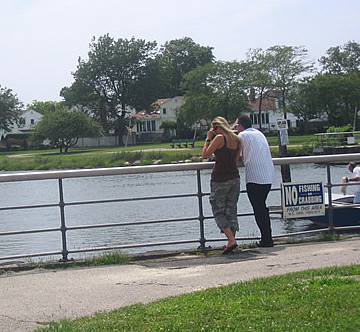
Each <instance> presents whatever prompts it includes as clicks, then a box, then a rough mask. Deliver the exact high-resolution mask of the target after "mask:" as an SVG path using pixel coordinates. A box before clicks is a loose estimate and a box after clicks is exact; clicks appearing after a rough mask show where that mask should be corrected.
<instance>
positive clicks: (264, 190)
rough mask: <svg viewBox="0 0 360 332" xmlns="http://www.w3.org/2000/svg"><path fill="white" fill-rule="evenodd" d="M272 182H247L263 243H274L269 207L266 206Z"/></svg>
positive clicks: (248, 193)
mask: <svg viewBox="0 0 360 332" xmlns="http://www.w3.org/2000/svg"><path fill="white" fill-rule="evenodd" d="M270 189H271V184H258V183H247V184H246V190H247V195H248V197H249V200H250V203H251V205H252V207H253V210H254V214H255V220H256V223H257V225H258V227H259V229H260V233H261V242H260V243H261V244H263V245H272V243H273V240H272V235H271V225H270V216H269V209H268V208H267V207H266V198H267V196H268V194H269V192H270Z"/></svg>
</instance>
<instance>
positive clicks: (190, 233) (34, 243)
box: [0, 164, 351, 258]
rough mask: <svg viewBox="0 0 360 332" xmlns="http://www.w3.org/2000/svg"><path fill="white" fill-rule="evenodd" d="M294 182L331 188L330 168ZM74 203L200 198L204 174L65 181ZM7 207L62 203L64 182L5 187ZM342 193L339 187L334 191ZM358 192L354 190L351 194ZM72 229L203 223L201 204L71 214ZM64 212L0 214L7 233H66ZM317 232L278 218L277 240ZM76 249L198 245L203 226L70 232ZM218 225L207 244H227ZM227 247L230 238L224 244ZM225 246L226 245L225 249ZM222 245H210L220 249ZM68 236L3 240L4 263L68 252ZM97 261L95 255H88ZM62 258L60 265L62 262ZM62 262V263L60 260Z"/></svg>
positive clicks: (243, 208)
mask: <svg viewBox="0 0 360 332" xmlns="http://www.w3.org/2000/svg"><path fill="white" fill-rule="evenodd" d="M210 173H211V170H205V171H202V172H201V174H202V176H201V181H202V184H201V185H202V191H203V192H209V191H210V185H209V184H210ZM276 174H277V179H276V183H275V184H274V186H273V188H279V187H280V183H281V173H280V167H276ZM331 174H332V179H331V181H332V182H333V183H339V182H340V179H341V177H342V176H346V175H349V173H348V170H347V168H346V167H345V166H340V165H339V166H333V167H331ZM291 175H292V182H303V181H323V182H324V183H326V182H327V177H326V168H325V166H320V165H314V164H307V165H292V166H291ZM240 179H241V189H242V190H244V189H245V182H244V179H245V176H244V169H243V168H241V169H240ZM63 187H64V200H65V202H66V203H69V202H78V201H84V200H85V201H92V200H104V199H119V198H129V197H132V198H137V197H142V196H157V195H168V194H188V193H195V192H197V184H196V172H195V171H186V172H170V173H153V174H137V175H125V176H105V177H93V178H78V179H65V180H64V181H63ZM0 188H1V189H0V190H1V193H2V195H1V205H2V206H15V205H32V204H51V203H58V202H59V194H58V182H57V180H45V181H26V182H13V183H0ZM333 191H334V192H339V187H336V188H334V190H333ZM349 191H351V189H349ZM267 202H268V205H273V206H279V205H280V191H274V192H271V193H270V195H269V198H268V201H267ZM203 208H204V215H205V216H210V215H211V214H212V213H211V207H210V204H209V202H208V196H205V197H204V199H203ZM238 211H239V213H244V212H252V209H251V206H250V203H249V201H248V198H247V195H246V193H242V194H241V195H240V199H239V203H238ZM65 212H66V224H67V226H78V225H93V224H106V223H119V222H120V223H123V222H130V221H147V220H159V219H168V218H182V217H195V216H197V215H198V202H197V198H194V197H191V198H181V199H174V198H173V199H158V200H145V201H130V202H119V203H111V204H110V203H104V204H96V205H80V206H66V208H65ZM59 224H60V212H59V208H58V207H50V208H38V209H26V210H12V211H0V232H6V231H17V230H28V229H40V228H54V227H59ZM239 224H240V233H238V236H241V237H256V236H259V231H258V228H257V226H256V224H255V221H254V217H253V216H246V217H240V218H239ZM312 227H314V225H313V224H312V223H311V222H310V221H309V220H300V219H297V220H283V219H281V218H279V216H276V215H272V229H273V234H274V235H275V234H284V233H290V232H297V231H302V230H308V229H310V228H312ZM67 236H68V237H67V241H68V242H67V244H68V249H69V250H71V249H79V248H91V247H97V246H101V247H102V246H116V245H126V244H134V243H150V242H165V241H177V240H189V239H190V240H198V239H199V237H200V231H199V222H198V221H197V220H194V221H182V222H175V223H167V224H161V225H160V224H149V225H135V226H125V227H117V228H115V227H110V228H103V229H100V228H99V229H90V230H74V231H73V230H72V231H68V232H67ZM223 237H224V235H221V234H220V233H219V230H218V228H217V227H216V225H215V222H214V220H213V219H208V220H205V238H207V239H209V238H223ZM224 239H225V237H224ZM222 242H224V241H222ZM220 244H222V243H215V244H212V243H207V245H220ZM197 246H198V243H195V244H194V243H192V244H183V245H177V246H176V247H174V246H172V247H171V248H169V246H165V247H152V248H151V250H154V249H174V248H176V249H180V248H195V247H197ZM60 250H61V235H60V232H52V233H39V234H28V235H11V236H2V237H0V257H1V256H8V255H20V254H28V253H38V252H44V251H45V252H48V251H60ZM146 250H149V249H146V248H137V249H127V250H125V251H127V252H143V251H146ZM84 255H85V254H77V255H75V254H71V257H74V258H77V257H84ZM86 255H87V256H90V255H92V254H89V253H88V254H86ZM57 258H58V257H57ZM59 258H61V257H59Z"/></svg>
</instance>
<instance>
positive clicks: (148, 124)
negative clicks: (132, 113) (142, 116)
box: [146, 121, 151, 131]
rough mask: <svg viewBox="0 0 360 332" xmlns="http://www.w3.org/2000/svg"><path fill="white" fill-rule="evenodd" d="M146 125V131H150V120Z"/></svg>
mask: <svg viewBox="0 0 360 332" xmlns="http://www.w3.org/2000/svg"><path fill="white" fill-rule="evenodd" d="M146 125H147V131H151V122H150V121H147V122H146Z"/></svg>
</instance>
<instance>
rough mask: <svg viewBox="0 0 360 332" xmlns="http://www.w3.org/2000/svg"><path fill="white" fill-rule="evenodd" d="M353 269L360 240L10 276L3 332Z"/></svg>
mask: <svg viewBox="0 0 360 332" xmlns="http://www.w3.org/2000/svg"><path fill="white" fill-rule="evenodd" d="M348 264H360V237H353V238H350V239H347V240H344V241H337V242H321V243H304V244H294V245H278V246H275V247H274V248H256V249H247V250H243V251H238V252H235V253H234V254H232V255H226V256H222V255H215V256H211V257H194V256H184V255H179V256H176V257H171V258H162V259H153V260H146V261H139V262H136V263H131V264H127V265H118V266H107V267H93V268H76V269H74V268H70V269H66V270H52V271H48V270H47V271H43V270H33V271H27V272H16V273H7V274H3V275H2V276H0V299H1V301H0V331H32V330H33V329H35V328H36V327H41V326H42V325H41V323H44V322H49V321H52V320H55V321H57V320H60V319H62V318H66V317H67V318H75V317H81V316H86V315H91V314H94V313H95V312H99V311H110V310H112V309H115V308H119V307H122V306H127V305H130V304H134V303H140V302H141V303H146V302H150V301H154V300H157V299H160V298H164V297H167V296H173V295H178V294H182V293H189V292H193V291H197V290H201V289H204V288H208V287H217V286H221V285H227V284H229V283H233V282H238V281H245V280H251V279H253V278H259V277H267V276H272V275H279V274H285V273H288V272H295V271H301V270H306V269H312V268H322V267H328V266H335V265H348Z"/></svg>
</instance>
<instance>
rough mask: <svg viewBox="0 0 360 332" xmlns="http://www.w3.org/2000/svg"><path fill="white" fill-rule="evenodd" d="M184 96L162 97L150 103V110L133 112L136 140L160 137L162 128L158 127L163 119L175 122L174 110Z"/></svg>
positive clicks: (146, 140)
mask: <svg viewBox="0 0 360 332" xmlns="http://www.w3.org/2000/svg"><path fill="white" fill-rule="evenodd" d="M183 103H184V97H180V96H177V97H173V98H163V99H158V100H156V101H155V102H154V103H153V104H152V105H151V111H150V112H149V111H146V110H142V111H139V112H137V113H136V114H135V118H136V128H134V129H135V130H134V131H136V134H137V141H138V142H149V141H152V140H157V139H162V138H163V135H164V129H163V128H160V126H161V124H162V123H163V121H165V120H166V121H174V122H176V111H177V110H178V109H179V108H180V107H181V105H183Z"/></svg>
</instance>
